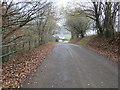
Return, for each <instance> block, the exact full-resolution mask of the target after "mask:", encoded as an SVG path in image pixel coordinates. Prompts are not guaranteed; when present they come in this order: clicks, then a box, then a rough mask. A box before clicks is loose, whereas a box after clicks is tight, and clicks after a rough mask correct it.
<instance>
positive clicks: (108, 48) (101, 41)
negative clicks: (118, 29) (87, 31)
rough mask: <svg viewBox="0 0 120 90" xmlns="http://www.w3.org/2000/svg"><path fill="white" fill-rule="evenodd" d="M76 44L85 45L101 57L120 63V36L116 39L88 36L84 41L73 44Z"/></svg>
mask: <svg viewBox="0 0 120 90" xmlns="http://www.w3.org/2000/svg"><path fill="white" fill-rule="evenodd" d="M72 43H75V44H80V45H83V46H85V47H87V48H89V49H91V50H93V51H95V52H97V53H99V54H101V55H104V56H106V57H108V58H111V59H113V60H114V61H118V59H120V57H119V44H120V36H119V35H118V36H116V37H115V38H105V37H98V36H86V37H85V38H83V39H80V40H79V41H77V42H72Z"/></svg>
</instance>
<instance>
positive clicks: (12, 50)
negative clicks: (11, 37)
mask: <svg viewBox="0 0 120 90" xmlns="http://www.w3.org/2000/svg"><path fill="white" fill-rule="evenodd" d="M39 45H40V43H39V40H38V39H34V40H29V41H24V42H18V43H10V44H7V45H1V46H0V50H1V51H2V53H1V54H0V58H2V63H4V62H6V61H8V60H9V59H10V57H12V56H14V55H16V54H17V53H21V52H23V51H27V50H30V49H32V48H35V47H37V46H39Z"/></svg>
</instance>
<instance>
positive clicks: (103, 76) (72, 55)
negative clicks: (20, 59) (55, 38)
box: [22, 43, 118, 88]
mask: <svg viewBox="0 0 120 90" xmlns="http://www.w3.org/2000/svg"><path fill="white" fill-rule="evenodd" d="M22 88H118V64H117V63H116V62H113V61H112V60H109V59H108V58H106V57H104V56H102V55H99V54H97V53H95V52H93V51H91V50H89V49H87V48H84V47H83V46H79V45H75V44H69V43H58V44H57V45H56V46H55V48H54V50H53V51H52V52H51V53H50V55H48V57H47V58H46V60H44V61H43V63H42V65H41V66H40V67H38V68H37V71H36V73H34V75H31V76H29V77H28V79H27V80H26V81H25V82H24V83H23V85H22Z"/></svg>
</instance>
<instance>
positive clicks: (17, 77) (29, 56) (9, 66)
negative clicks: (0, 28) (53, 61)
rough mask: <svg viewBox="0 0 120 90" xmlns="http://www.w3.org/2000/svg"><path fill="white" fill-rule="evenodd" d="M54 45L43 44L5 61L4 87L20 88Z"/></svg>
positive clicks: (3, 67)
mask: <svg viewBox="0 0 120 90" xmlns="http://www.w3.org/2000/svg"><path fill="white" fill-rule="evenodd" d="M54 45H55V43H52V44H45V45H41V46H39V47H37V48H34V49H32V50H30V51H27V52H25V53H23V54H22V55H18V56H15V57H14V58H13V59H12V60H10V61H8V62H6V63H4V64H3V66H2V69H3V72H2V87H3V88H19V87H20V86H21V84H22V83H23V82H24V81H25V80H26V78H27V76H28V75H29V74H31V73H33V72H35V70H36V68H37V67H38V66H40V65H41V63H42V62H43V60H44V59H45V57H46V56H47V55H48V54H49V53H50V52H51V50H52V49H53V48H54Z"/></svg>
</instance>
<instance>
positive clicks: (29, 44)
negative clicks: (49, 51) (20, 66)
mask: <svg viewBox="0 0 120 90" xmlns="http://www.w3.org/2000/svg"><path fill="white" fill-rule="evenodd" d="M28 43H29V50H30V46H31V45H30V41H29V42H28Z"/></svg>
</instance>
